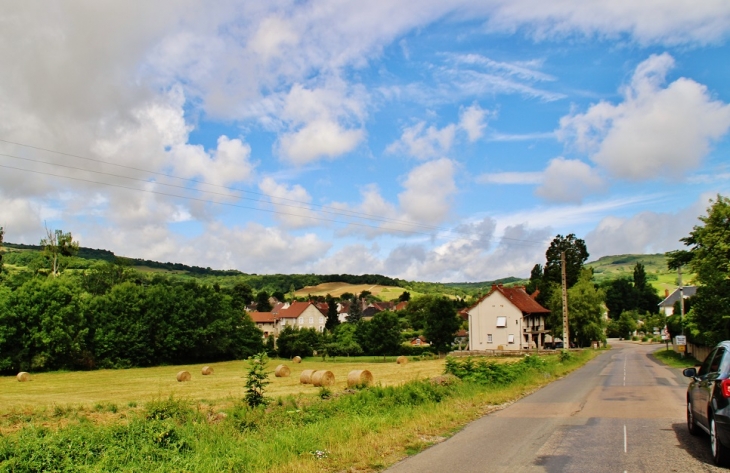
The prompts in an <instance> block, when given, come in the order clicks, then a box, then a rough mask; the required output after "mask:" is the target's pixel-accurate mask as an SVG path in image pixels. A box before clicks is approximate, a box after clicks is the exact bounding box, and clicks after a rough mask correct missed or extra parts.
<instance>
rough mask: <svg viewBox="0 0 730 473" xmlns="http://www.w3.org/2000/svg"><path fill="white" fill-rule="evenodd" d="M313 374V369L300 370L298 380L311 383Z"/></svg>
mask: <svg viewBox="0 0 730 473" xmlns="http://www.w3.org/2000/svg"><path fill="white" fill-rule="evenodd" d="M313 374H314V370H304V371H302V374H300V375H299V382H300V383H302V384H312V375H313Z"/></svg>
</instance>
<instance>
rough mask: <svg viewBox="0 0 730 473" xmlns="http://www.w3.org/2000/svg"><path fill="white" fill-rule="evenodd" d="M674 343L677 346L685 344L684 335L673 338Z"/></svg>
mask: <svg viewBox="0 0 730 473" xmlns="http://www.w3.org/2000/svg"><path fill="white" fill-rule="evenodd" d="M674 343H676V344H677V346H683V345H686V344H687V337H685V336H684V335H677V336H676V337H674Z"/></svg>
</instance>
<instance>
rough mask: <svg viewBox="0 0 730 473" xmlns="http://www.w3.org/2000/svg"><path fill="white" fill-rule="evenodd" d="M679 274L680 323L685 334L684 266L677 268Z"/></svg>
mask: <svg viewBox="0 0 730 473" xmlns="http://www.w3.org/2000/svg"><path fill="white" fill-rule="evenodd" d="M677 276H678V280H677V282H678V283H679V324H680V325H681V326H682V335H684V324H683V323H682V319H683V318H684V287H683V286H682V267H681V266H680V267H679V268H677Z"/></svg>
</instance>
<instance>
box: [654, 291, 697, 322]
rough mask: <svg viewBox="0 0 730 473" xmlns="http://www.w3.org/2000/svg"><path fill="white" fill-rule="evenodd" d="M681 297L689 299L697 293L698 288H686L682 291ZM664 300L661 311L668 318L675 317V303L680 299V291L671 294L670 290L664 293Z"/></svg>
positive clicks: (660, 307) (660, 304)
mask: <svg viewBox="0 0 730 473" xmlns="http://www.w3.org/2000/svg"><path fill="white" fill-rule="evenodd" d="M681 293H682V295H681V297H682V298H683V299H687V298H689V297H692V296H694V295H695V294H696V293H697V286H684V287H682V289H681ZM664 296H665V297H664V300H663V301H661V302H660V303H659V311H660V312H663V313H664V315H666V316H667V317H669V316H671V315H674V303H675V302H677V301H678V300H679V298H680V289H679V288H677V289H675V290H674V291H673V292H672V293H671V294H670V293H669V290H666V291H665V292H664Z"/></svg>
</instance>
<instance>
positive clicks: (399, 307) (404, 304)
mask: <svg viewBox="0 0 730 473" xmlns="http://www.w3.org/2000/svg"><path fill="white" fill-rule="evenodd" d="M406 307H408V301H401V302H399V303H398V305H396V306H395V310H404V309H405V308H406Z"/></svg>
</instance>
